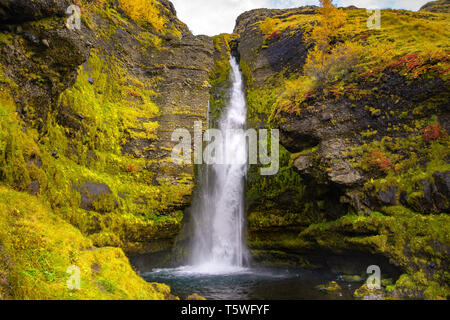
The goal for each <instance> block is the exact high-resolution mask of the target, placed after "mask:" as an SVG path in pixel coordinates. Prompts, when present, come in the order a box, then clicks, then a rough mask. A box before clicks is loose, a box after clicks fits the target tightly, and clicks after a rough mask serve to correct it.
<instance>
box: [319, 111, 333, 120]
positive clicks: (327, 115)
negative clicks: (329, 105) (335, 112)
mask: <svg viewBox="0 0 450 320" xmlns="http://www.w3.org/2000/svg"><path fill="white" fill-rule="evenodd" d="M320 120H321V121H330V120H331V114H330V113H329V112H324V113H322V114H321V115H320Z"/></svg>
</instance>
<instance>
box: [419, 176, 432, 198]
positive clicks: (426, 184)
mask: <svg viewBox="0 0 450 320" xmlns="http://www.w3.org/2000/svg"><path fill="white" fill-rule="evenodd" d="M421 182H422V186H423V195H424V197H425V200H426V202H428V203H429V204H432V203H433V198H432V196H431V183H430V181H428V180H422V181H421Z"/></svg>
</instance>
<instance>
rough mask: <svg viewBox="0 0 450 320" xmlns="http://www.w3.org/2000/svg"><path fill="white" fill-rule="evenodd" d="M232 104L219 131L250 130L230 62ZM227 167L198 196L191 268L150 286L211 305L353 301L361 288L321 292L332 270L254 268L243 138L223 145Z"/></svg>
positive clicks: (208, 171) (212, 169) (209, 171)
mask: <svg viewBox="0 0 450 320" xmlns="http://www.w3.org/2000/svg"><path fill="white" fill-rule="evenodd" d="M230 64H231V69H232V74H231V80H232V86H231V88H230V90H231V91H230V100H229V103H228V104H227V105H226V106H225V108H224V110H223V111H222V115H221V118H220V119H219V121H218V125H217V126H218V129H219V130H220V131H221V132H222V133H223V134H222V135H223V137H225V136H227V135H226V134H225V132H226V131H227V130H230V129H245V126H246V118H247V109H246V99H245V93H244V88H243V78H242V74H241V72H240V70H239V65H238V63H237V61H236V59H235V58H231V59H230ZM222 149H223V160H224V162H223V163H224V164H210V165H204V166H203V168H202V170H200V173H199V190H198V191H197V193H196V196H195V197H194V200H193V204H192V207H191V221H190V223H192V224H193V237H192V243H191V247H190V250H189V252H190V257H189V261H188V264H187V265H186V266H182V267H179V268H171V269H153V271H152V272H147V273H144V275H143V276H144V278H145V279H146V280H147V281H149V282H162V283H167V284H169V285H170V286H171V288H172V292H173V293H174V294H175V295H178V296H180V297H181V298H186V297H187V296H188V295H190V294H192V293H198V294H200V295H202V296H204V297H206V298H208V299H232V300H236V299H243V300H245V299H329V298H333V299H339V298H347V299H349V298H351V297H352V296H351V292H352V290H354V289H355V288H356V287H355V286H354V285H353V284H343V287H344V290H343V291H342V293H340V296H334V297H331V296H329V295H326V294H323V293H322V292H320V290H318V289H317V288H316V287H317V285H319V284H322V283H324V282H325V281H329V280H337V279H338V275H337V274H335V273H332V272H330V271H328V270H307V269H300V268H289V269H287V268H251V267H250V266H249V253H248V250H247V246H246V241H245V236H244V235H245V212H244V182H245V176H246V173H247V168H248V165H247V147H246V142H245V136H244V134H243V132H234V133H232V134H228V137H227V138H224V140H223V148H222Z"/></svg>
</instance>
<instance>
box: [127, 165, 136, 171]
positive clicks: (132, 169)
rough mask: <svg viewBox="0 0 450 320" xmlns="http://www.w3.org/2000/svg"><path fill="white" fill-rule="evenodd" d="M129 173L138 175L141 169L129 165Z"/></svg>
mask: <svg viewBox="0 0 450 320" xmlns="http://www.w3.org/2000/svg"><path fill="white" fill-rule="evenodd" d="M127 171H128V172H131V173H136V172H138V171H139V168H138V167H136V166H135V165H134V164H128V165H127Z"/></svg>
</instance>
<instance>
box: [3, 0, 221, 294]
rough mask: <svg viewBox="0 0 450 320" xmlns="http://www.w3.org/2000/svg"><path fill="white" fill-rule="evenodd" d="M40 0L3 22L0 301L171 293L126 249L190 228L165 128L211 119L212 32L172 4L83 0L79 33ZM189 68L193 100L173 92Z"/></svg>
mask: <svg viewBox="0 0 450 320" xmlns="http://www.w3.org/2000/svg"><path fill="white" fill-rule="evenodd" d="M45 1H46V0H42V1H40V2H39V3H36V4H30V6H33V5H36V6H41V5H42V7H43V8H44V9H42V10H37V11H36V13H35V16H33V13H30V16H29V17H28V16H26V14H25V13H24V17H21V18H20V19H22V18H24V20H23V21H22V20H21V21H20V24H18V25H6V26H5V28H2V29H1V30H0V51H1V56H0V102H1V103H0V138H1V140H0V163H1V167H0V179H1V184H2V186H1V192H0V194H1V200H0V206H1V211H2V218H1V219H0V224H1V226H2V227H1V231H0V232H1V233H0V245H1V251H0V254H1V257H2V259H0V261H1V262H0V263H5V265H4V266H3V265H1V268H0V269H1V270H2V274H1V275H0V276H1V278H0V281H1V285H0V297H1V298H13V299H60V298H67V299H71V298H73V299H164V298H170V297H171V296H170V289H169V288H168V287H166V286H163V285H157V284H154V285H150V284H147V283H146V282H145V281H144V280H143V279H141V278H139V277H138V276H137V275H136V273H135V271H134V270H133V269H132V268H131V266H130V264H129V262H128V259H127V258H126V257H125V255H124V253H123V251H122V250H124V251H126V252H127V253H135V252H153V251H160V250H165V249H167V248H168V247H170V246H171V244H172V243H173V241H174V237H175V236H176V235H177V234H178V232H179V230H180V228H181V220H182V218H183V214H182V210H183V208H184V207H186V205H187V204H188V203H189V198H190V195H191V193H192V187H193V168H192V167H191V168H189V167H184V168H178V167H174V166H173V165H172V163H171V160H170V150H171V149H170V146H169V145H168V144H170V143H172V142H171V141H170V128H171V127H174V128H176V127H177V126H188V127H189V126H191V125H189V124H190V123H191V122H192V123H193V121H194V119H200V120H204V119H205V111H206V107H207V99H208V96H209V95H208V88H207V87H206V86H205V85H204V83H205V82H206V80H207V77H208V73H209V71H210V69H211V67H212V61H213V58H212V46H213V44H212V41H210V40H209V39H207V38H197V37H194V36H192V35H191V34H190V33H189V31H188V29H187V27H186V26H185V25H184V24H183V23H182V22H180V21H179V20H178V19H177V18H176V16H175V11H174V9H173V6H172V5H171V4H170V3H169V2H168V1H164V0H161V1H153V0H139V1H136V0H135V1H131V0H130V1H129V0H123V1H122V0H121V1H118V3H117V2H116V1H109V0H105V1H77V2H76V4H77V5H79V6H80V7H81V12H82V15H81V20H82V24H81V30H80V31H77V30H68V29H67V28H66V27H65V24H66V19H67V18H65V17H63V15H60V13H61V12H63V11H65V9H66V7H64V3H63V1H59V2H58V3H57V4H56V5H55V7H54V8H53V9H52V10H50V11H46V10H47V8H49V6H47V3H46V2H45ZM18 5H19V4H18ZM14 10H15V7H14V6H13V8H9V10H6V11H4V13H2V14H10V13H11V12H12V13H13V14H16V15H12V16H6V17H3V16H2V17H1V18H2V19H3V18H5V19H7V21H14V19H19V16H18V15H20V12H17V13H14V12H15V11H14ZM58 10H61V12H59V11H58ZM1 12H3V11H1ZM25 16H26V17H25ZM182 34H184V38H185V39H184V40H183V41H184V42H183V46H178V45H177V43H178V42H180V41H182V40H181V35H182ZM210 47H211V49H210ZM189 50H192V51H196V50H198V52H200V53H199V54H197V55H194V54H192V55H191V56H192V57H194V58H193V59H187V58H186V57H185V56H184V55H185V54H186V51H189ZM168 51H170V52H171V53H172V55H170V56H168V55H167V52H168ZM181 51H182V52H181ZM198 52H197V53H198ZM168 66H169V67H170V69H169V67H168ZM180 77H181V78H182V79H186V78H187V77H190V79H189V81H190V83H189V84H186V87H193V89H192V92H195V95H196V96H197V98H193V99H190V100H189V101H188V100H187V94H186V96H183V95H182V94H180V93H178V95H177V96H176V97H174V96H171V94H172V93H173V92H175V91H174V90H172V89H171V86H173V83H174V82H175V84H176V85H179V83H178V81H177V78H180ZM169 104H170V105H169ZM176 105H178V106H176ZM187 105H189V106H187ZM179 108H183V109H184V112H185V113H184V114H182V115H180V112H179V110H178V109H179ZM178 117H179V118H180V119H181V120H178V119H177V118H178ZM183 119H184V120H183ZM167 132H169V133H167ZM29 194H31V195H29ZM33 257H34V258H36V259H34V258H33ZM70 265H76V266H78V267H80V268H81V279H82V282H81V288H82V289H81V290H79V291H71V290H68V289H67V288H66V280H67V278H68V277H69V276H70V275H68V274H66V273H65V272H66V269H67V268H68V267H69V266H70ZM3 267H4V268H3ZM3 270H5V271H3Z"/></svg>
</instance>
